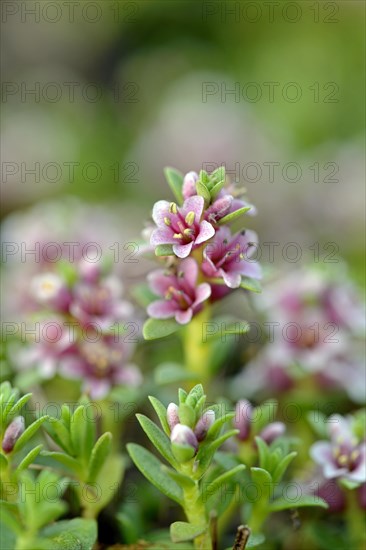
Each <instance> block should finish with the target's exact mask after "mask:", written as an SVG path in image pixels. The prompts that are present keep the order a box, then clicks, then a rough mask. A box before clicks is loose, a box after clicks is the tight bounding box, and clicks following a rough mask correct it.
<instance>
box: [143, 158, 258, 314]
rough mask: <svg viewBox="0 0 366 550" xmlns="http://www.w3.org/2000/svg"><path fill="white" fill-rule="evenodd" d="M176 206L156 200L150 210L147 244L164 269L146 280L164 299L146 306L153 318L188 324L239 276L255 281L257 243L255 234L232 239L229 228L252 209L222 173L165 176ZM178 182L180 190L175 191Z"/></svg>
mask: <svg viewBox="0 0 366 550" xmlns="http://www.w3.org/2000/svg"><path fill="white" fill-rule="evenodd" d="M172 174H173V176H174V182H175V183H174V184H173V185H171V186H172V189H173V190H174V191H175V194H176V196H177V197H178V198H179V199H180V200H179V202H180V204H179V205H178V204H176V203H175V202H170V203H169V202H168V201H165V200H161V201H158V202H157V203H156V204H155V206H154V208H153V214H152V217H153V221H154V224H155V227H154V228H153V229H152V231H151V235H150V245H151V246H152V247H153V249H154V250H155V254H156V255H157V256H162V257H163V258H164V260H165V262H166V264H167V265H168V267H167V268H166V269H160V270H157V271H154V272H153V273H151V274H150V276H149V283H150V286H151V289H152V291H153V292H154V293H155V294H156V295H157V296H159V297H161V298H162V299H160V300H157V301H155V302H152V303H151V304H150V305H149V306H148V310H147V311H148V314H149V315H150V316H151V317H153V318H156V319H168V318H175V320H176V321H177V323H180V324H186V323H189V321H190V320H191V319H192V317H193V316H194V315H195V314H196V313H198V312H199V311H200V310H201V309H202V307H203V303H204V302H205V301H206V300H211V301H214V300H217V299H219V298H221V297H222V296H224V295H227V294H229V293H230V292H231V291H232V290H234V289H237V288H239V287H240V286H241V285H242V283H243V277H249V278H254V279H259V278H260V277H261V270H260V266H259V265H258V263H257V262H256V261H255V260H254V259H253V258H252V254H253V252H254V251H255V247H256V244H257V236H256V234H255V233H254V232H253V231H241V232H239V233H236V234H234V235H233V234H232V233H231V230H230V228H229V227H228V225H227V224H230V223H231V222H233V221H234V220H235V219H237V218H239V216H241V215H242V214H245V213H246V212H248V213H249V214H253V213H255V209H254V207H253V206H251V205H248V204H247V203H246V202H245V201H243V200H242V199H241V198H238V197H236V194H237V191H236V190H235V189H234V188H233V187H232V186H230V185H228V184H227V181H226V176H225V171H224V169H223V168H219V169H217V170H215V171H214V172H213V173H212V174H210V175H208V174H207V173H206V172H205V171H203V170H202V171H201V172H200V174H199V175H198V174H197V173H196V172H188V174H186V175H185V176H184V178H183V176H182V175H180V174H179V173H178V172H176V171H167V178H168V182H170V179H171V176H172ZM177 181H179V183H178V187H177V183H176V182H177Z"/></svg>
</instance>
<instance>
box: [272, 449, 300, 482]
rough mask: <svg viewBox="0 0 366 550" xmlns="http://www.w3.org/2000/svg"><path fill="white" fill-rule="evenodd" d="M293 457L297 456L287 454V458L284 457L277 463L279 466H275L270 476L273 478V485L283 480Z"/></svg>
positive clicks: (293, 453)
mask: <svg viewBox="0 0 366 550" xmlns="http://www.w3.org/2000/svg"><path fill="white" fill-rule="evenodd" d="M295 456H297V453H296V452H292V453H290V454H288V455H287V456H285V457H284V458H283V459H282V460H281V461H280V462H279V464H277V466H276V468H275V470H274V472H273V474H272V478H273V482H274V483H279V482H280V481H281V479H282V478H283V476H284V474H285V472H286V470H287V468H288V466H289V464H290V463H291V462H292V461H293V459H294V458H295Z"/></svg>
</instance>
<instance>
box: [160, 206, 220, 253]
mask: <svg viewBox="0 0 366 550" xmlns="http://www.w3.org/2000/svg"><path fill="white" fill-rule="evenodd" d="M203 207H204V199H203V197H200V196H198V195H196V196H193V197H189V198H188V199H186V200H185V201H184V204H183V206H182V207H180V208H178V206H177V205H176V204H175V203H174V202H172V203H169V202H168V201H158V202H157V203H155V205H154V209H153V220H154V222H155V223H156V225H157V229H155V230H154V231H153V233H152V235H151V240H150V243H151V244H152V245H153V246H157V245H160V244H172V245H173V252H174V254H175V255H176V256H178V258H186V257H187V256H189V254H190V253H191V250H192V248H194V247H196V246H198V245H200V244H202V243H203V242H205V241H208V240H209V239H211V237H213V236H214V234H215V230H214V228H213V227H212V225H211V224H210V223H208V222H207V221H206V220H202V221H201V216H202V212H203Z"/></svg>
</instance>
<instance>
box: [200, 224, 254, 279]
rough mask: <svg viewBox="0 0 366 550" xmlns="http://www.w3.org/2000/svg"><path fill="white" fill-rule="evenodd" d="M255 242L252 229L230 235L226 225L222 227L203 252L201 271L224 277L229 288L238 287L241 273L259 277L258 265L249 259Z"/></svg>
mask: <svg viewBox="0 0 366 550" xmlns="http://www.w3.org/2000/svg"><path fill="white" fill-rule="evenodd" d="M256 243H257V235H256V234H255V233H254V232H253V231H243V232H241V233H238V234H237V235H234V236H232V235H231V232H230V229H229V228H228V227H222V228H221V229H219V230H218V231H217V233H216V235H215V239H214V241H213V242H212V243H210V244H208V245H207V246H206V248H205V250H204V252H203V257H204V261H203V263H202V271H203V272H204V274H205V275H206V276H207V277H212V278H222V279H224V281H225V284H226V285H227V286H228V287H229V288H238V287H239V286H240V283H241V277H242V275H244V276H247V277H253V278H255V279H260V277H261V269H260V266H259V264H258V263H257V262H256V261H253V260H251V259H250V258H251V255H252V254H253V252H254V251H255V250H256V247H255V245H256Z"/></svg>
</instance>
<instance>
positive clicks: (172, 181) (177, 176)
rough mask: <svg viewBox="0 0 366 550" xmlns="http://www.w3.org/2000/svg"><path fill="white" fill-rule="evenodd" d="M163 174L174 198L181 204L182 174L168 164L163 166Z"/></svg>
mask: <svg viewBox="0 0 366 550" xmlns="http://www.w3.org/2000/svg"><path fill="white" fill-rule="evenodd" d="M164 174H165V177H166V180H167V182H168V184H169V187H170V189H171V190H172V193H173V195H174V196H175V198H176V200H177V201H178V203H179V204H183V194H182V186H183V174H182V173H181V172H179V170H176V169H175V168H170V167H169V166H167V167H166V168H164Z"/></svg>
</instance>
